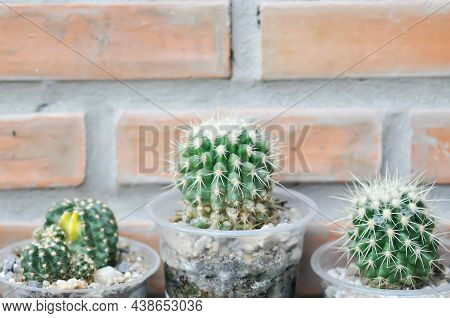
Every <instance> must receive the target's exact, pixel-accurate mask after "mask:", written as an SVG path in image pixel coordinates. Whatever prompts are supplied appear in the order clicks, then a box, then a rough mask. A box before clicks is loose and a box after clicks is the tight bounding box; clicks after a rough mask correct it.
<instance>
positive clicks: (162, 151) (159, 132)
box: [116, 111, 197, 184]
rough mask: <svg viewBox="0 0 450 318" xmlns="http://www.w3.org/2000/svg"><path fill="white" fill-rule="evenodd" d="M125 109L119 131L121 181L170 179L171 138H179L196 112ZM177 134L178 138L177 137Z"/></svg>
mask: <svg viewBox="0 0 450 318" xmlns="http://www.w3.org/2000/svg"><path fill="white" fill-rule="evenodd" d="M171 113H173V114H175V116H176V117H177V118H178V119H179V120H177V119H175V118H173V117H171V116H170V115H168V114H165V113H162V112H158V111H153V112H124V113H122V114H121V115H120V118H119V122H118V124H117V131H116V138H117V139H116V145H117V179H118V181H119V183H122V184H130V183H131V184H132V183H147V182H155V181H156V182H158V181H163V182H167V181H170V180H171V175H172V174H171V173H170V171H169V170H170V164H169V162H168V161H169V160H170V159H172V157H171V156H169V154H170V152H171V151H173V150H174V146H173V145H172V144H171V141H173V140H175V139H177V138H179V136H180V133H181V130H180V128H181V129H182V128H183V126H184V123H186V124H188V123H190V122H192V121H194V120H196V119H197V117H196V116H195V115H188V114H186V113H177V112H171ZM177 136H178V137H177Z"/></svg>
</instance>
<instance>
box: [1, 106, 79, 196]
mask: <svg viewBox="0 0 450 318" xmlns="http://www.w3.org/2000/svg"><path fill="white" fill-rule="evenodd" d="M85 161H86V154H85V128H84V118H83V114H79V113H77V114H45V115H27V116H17V117H0V189H15V188H48V187H66V186H77V185H79V184H81V183H82V182H83V180H84V176H85Z"/></svg>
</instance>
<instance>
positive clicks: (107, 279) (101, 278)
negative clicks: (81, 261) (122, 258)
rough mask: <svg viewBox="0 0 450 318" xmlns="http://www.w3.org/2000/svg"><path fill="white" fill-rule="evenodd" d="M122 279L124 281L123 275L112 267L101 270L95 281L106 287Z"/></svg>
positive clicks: (96, 273)
mask: <svg viewBox="0 0 450 318" xmlns="http://www.w3.org/2000/svg"><path fill="white" fill-rule="evenodd" d="M120 279H123V277H122V273H121V272H119V271H118V270H117V269H115V268H113V267H111V266H106V267H103V268H100V269H99V270H97V271H96V272H95V273H94V281H95V282H96V283H100V284H104V285H112V284H114V283H116V282H118V281H119V280H120Z"/></svg>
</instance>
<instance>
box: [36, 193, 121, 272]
mask: <svg viewBox="0 0 450 318" xmlns="http://www.w3.org/2000/svg"><path fill="white" fill-rule="evenodd" d="M55 225H58V226H59V227H60V228H61V229H62V230H63V231H64V233H65V240H66V243H67V244H68V246H69V248H70V250H71V251H72V252H73V254H87V255H88V256H89V257H90V258H91V259H92V260H93V261H94V263H95V266H96V267H97V268H102V267H105V266H108V265H109V266H115V264H116V258H117V242H118V234H117V223H116V220H115V218H114V214H113V212H112V211H111V210H110V209H109V208H108V207H107V206H106V205H105V204H103V203H102V202H101V201H99V200H93V199H82V200H79V199H74V200H67V199H66V200H64V201H61V202H58V203H56V204H55V205H54V206H53V207H52V208H51V209H50V210H49V211H48V213H47V215H46V220H45V225H44V227H45V228H49V227H51V226H55Z"/></svg>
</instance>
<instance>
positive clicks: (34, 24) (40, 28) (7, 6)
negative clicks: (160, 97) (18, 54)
mask: <svg viewBox="0 0 450 318" xmlns="http://www.w3.org/2000/svg"><path fill="white" fill-rule="evenodd" d="M0 3H1V4H2V5H3V6H5V7H6V8H7V9H9V10H11V11H12V12H14V13H15V14H17V15H18V16H19V17H21V18H23V19H24V20H26V21H28V22H29V23H30V24H32V25H33V26H35V27H36V28H38V29H39V30H41V31H42V32H44V33H46V34H47V35H48V36H50V37H52V38H53V39H55V40H56V41H57V42H59V43H61V44H62V45H64V46H65V47H67V48H68V49H70V50H71V51H72V52H74V53H75V54H77V55H78V56H80V57H81V58H83V59H84V60H86V61H88V62H89V63H91V64H92V65H93V66H95V67H96V68H98V69H99V70H101V71H102V72H104V73H105V74H107V75H109V76H110V77H111V78H113V79H114V80H116V81H117V82H119V83H121V84H122V85H123V86H125V87H127V88H128V89H130V90H131V91H133V92H134V93H135V94H137V95H139V96H140V97H142V98H144V99H145V100H147V101H148V102H150V103H151V104H152V105H153V106H155V107H157V108H159V109H160V110H162V111H163V112H165V113H166V114H167V115H169V116H171V117H173V118H174V119H175V120H177V121H179V122H180V123H182V124H184V125H186V123H185V122H184V121H183V120H181V119H180V118H178V117H177V116H175V115H174V114H172V113H171V112H169V111H168V110H166V109H165V108H164V107H162V106H160V105H158V104H157V103H156V102H155V101H153V100H152V99H150V97H148V96H146V95H144V94H143V93H141V92H140V91H138V90H137V89H136V88H134V87H133V86H131V85H129V84H127V83H126V82H125V81H124V80H122V79H120V78H118V77H117V76H116V75H114V74H113V73H112V72H110V71H108V70H107V69H105V68H104V67H102V66H100V65H98V64H97V63H96V62H94V61H93V60H91V59H90V58H88V57H86V56H84V55H83V54H82V53H81V52H79V51H78V50H76V49H75V48H73V47H72V46H70V45H69V44H67V43H66V42H64V41H63V40H61V39H59V38H58V37H57V36H56V35H54V34H52V33H51V32H50V31H48V30H46V29H45V28H43V27H41V26H40V25H39V24H37V23H36V22H34V21H33V20H32V19H30V18H28V17H27V16H25V15H24V14H23V13H22V12H20V11H18V10H16V9H14V8H13V7H12V6H10V5H8V4H6V3H5V2H4V1H1V0H0Z"/></svg>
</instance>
